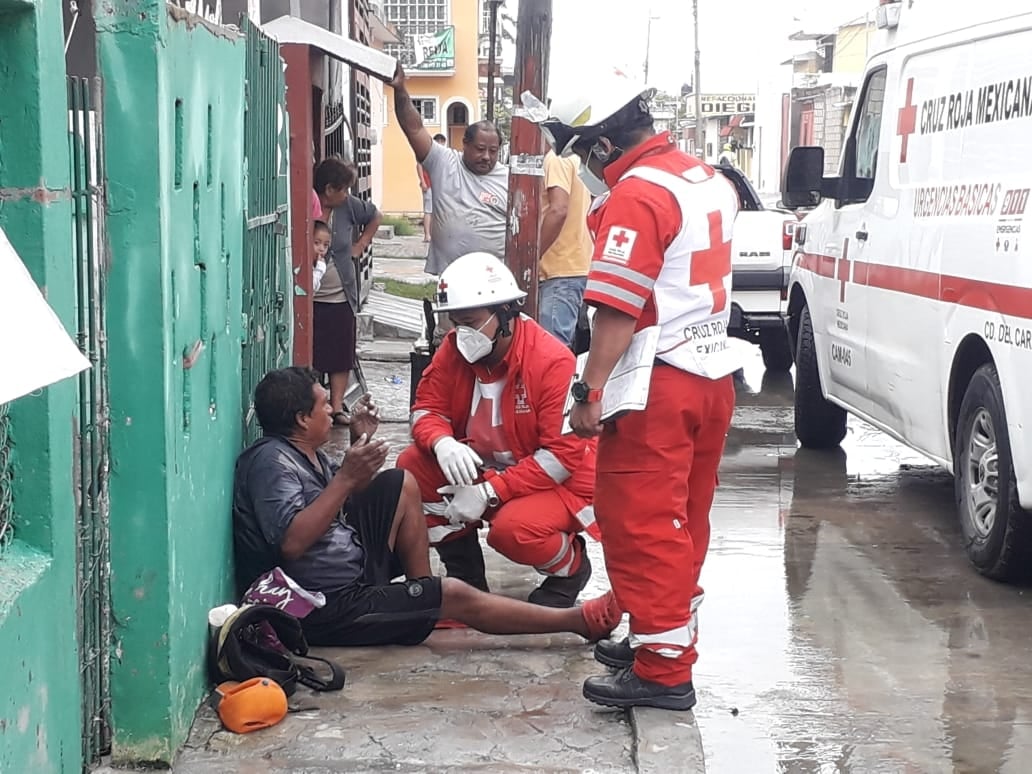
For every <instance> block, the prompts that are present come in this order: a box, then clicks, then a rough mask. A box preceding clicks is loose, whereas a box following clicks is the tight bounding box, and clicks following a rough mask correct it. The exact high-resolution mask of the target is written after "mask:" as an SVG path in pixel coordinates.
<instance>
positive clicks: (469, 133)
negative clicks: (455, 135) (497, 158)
mask: <svg viewBox="0 0 1032 774" xmlns="http://www.w3.org/2000/svg"><path fill="white" fill-rule="evenodd" d="M477 132H484V133H486V134H496V135H498V144H499V145H502V144H504V143H505V138H504V137H502V130H501V129H499V128H498V127H497V126H495V124H494V122H493V121H487V120H484V121H477V122H476V123H475V124H470V125H469V126H467V127H466V131H465V132H463V133H462V141H463V142H465V143H470V142H473V141H474V140H475V139H476V138H477Z"/></svg>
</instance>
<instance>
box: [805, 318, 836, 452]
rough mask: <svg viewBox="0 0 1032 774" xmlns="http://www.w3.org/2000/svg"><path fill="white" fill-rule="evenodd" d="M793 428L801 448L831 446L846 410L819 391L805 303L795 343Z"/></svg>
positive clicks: (814, 354)
mask: <svg viewBox="0 0 1032 774" xmlns="http://www.w3.org/2000/svg"><path fill="white" fill-rule="evenodd" d="M795 432H796V437H797V438H798V439H799V443H801V444H802V445H803V448H804V449H833V448H835V447H836V446H838V445H839V444H840V443H842V439H843V438H845V437H846V410H845V409H844V408H842V407H841V406H836V405H835V404H834V403H832V402H830V401H828V400H825V398H824V394H823V393H822V392H821V377H820V374H819V373H818V372H817V346H816V344H815V343H814V340H813V322H812V321H811V320H810V308H809V307H806V306H804V307H803V311H802V314H801V315H800V318H799V341H798V342H797V344H796V386H795Z"/></svg>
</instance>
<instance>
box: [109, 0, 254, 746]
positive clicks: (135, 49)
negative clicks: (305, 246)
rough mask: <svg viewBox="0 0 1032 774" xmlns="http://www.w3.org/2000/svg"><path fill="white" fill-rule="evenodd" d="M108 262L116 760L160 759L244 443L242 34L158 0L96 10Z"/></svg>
mask: <svg viewBox="0 0 1032 774" xmlns="http://www.w3.org/2000/svg"><path fill="white" fill-rule="evenodd" d="M95 19H96V22H97V30H98V41H97V43H98V52H99V59H100V71H101V73H102V77H103V78H104V81H105V84H106V85H105V135H106V136H105V147H106V155H107V174H108V198H109V212H108V221H107V231H108V237H109V241H110V251H111V267H110V273H109V280H108V282H109V284H108V329H109V342H108V360H109V363H110V397H111V408H112V417H111V420H112V421H111V459H112V469H111V482H110V523H111V563H112V574H111V582H112V608H113V614H114V617H115V622H116V623H115V630H114V638H115V648H116V653H117V658H116V659H115V660H114V662H113V664H112V673H111V690H112V723H113V749H112V753H113V757H114V759H115V760H116V761H162V762H164V761H170V760H171V759H172V756H173V754H174V752H175V750H176V748H177V747H178V746H179V745H180V744H181V743H182V742H183V740H184V739H185V737H186V734H187V731H188V730H189V726H190V722H191V720H192V718H193V714H194V711H195V710H196V708H197V705H198V703H199V701H200V700H201V698H202V696H203V694H204V692H205V689H206V687H207V686H206V677H205V645H206V630H207V611H208V609H209V608H211V607H212V606H214V605H217V604H220V603H222V602H224V601H226V600H227V599H229V598H230V597H231V575H232V573H231V569H232V568H231V564H230V561H231V560H230V557H231V556H232V552H231V533H230V529H231V520H230V497H231V488H232V477H233V464H234V461H235V457H236V454H237V452H238V451H239V449H240V441H241V391H240V379H241V373H240V367H241V366H240V360H241V357H240V347H241V337H242V332H243V329H242V323H241V260H242V259H241V256H242V234H243V232H244V220H243V212H244V198H243V197H244V176H243V174H242V169H243V167H244V154H243V148H242V139H243V132H242V116H243V112H244V56H245V46H244V41H243V39H242V38H240V37H238V36H237V35H235V34H234V33H231V32H228V31H226V30H224V29H220V28H212V27H209V26H207V25H205V24H203V23H201V22H199V21H198V20H197V19H196V18H192V17H190V18H188V17H186V16H185V15H183V14H181V13H180V12H178V11H175V10H174V9H171V8H169V7H166V5H165V3H164V2H159V1H158V0H118V1H117V2H108V3H104V4H101V5H99V6H98V7H97V10H96V11H95Z"/></svg>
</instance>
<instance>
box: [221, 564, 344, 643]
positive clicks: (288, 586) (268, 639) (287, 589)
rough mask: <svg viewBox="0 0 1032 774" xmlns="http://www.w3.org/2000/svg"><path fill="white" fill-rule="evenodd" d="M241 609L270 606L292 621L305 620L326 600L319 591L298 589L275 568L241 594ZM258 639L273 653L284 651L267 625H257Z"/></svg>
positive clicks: (266, 623) (292, 580) (265, 623)
mask: <svg viewBox="0 0 1032 774" xmlns="http://www.w3.org/2000/svg"><path fill="white" fill-rule="evenodd" d="M241 604H242V605H272V606H273V607H275V608H276V609H278V610H282V611H283V612H284V613H287V614H289V615H292V616H294V618H304V617H305V616H306V615H308V614H309V613H311V612H312V611H313V610H315V609H316V608H319V607H323V606H324V605H325V604H326V597H325V596H324V595H323V593H322V592H321V591H308V590H306V589H303V588H301V587H300V586H299V585H297V582H296V581H295V580H294V579H293V578H291V577H290V576H289V575H287V574H286V573H285V572H283V570H281V569H280V568H279V567H274V568H273V569H271V570H269V571H268V572H267V573H265V574H264V575H262V576H261V577H259V578H258V580H256V581H255V582H254V583H252V584H251V587H250V588H249V589H247V591H245V592H244V598H243V599H242V600H241ZM258 629H259V639H260V641H261V642H262V644H264V645H265V646H267V647H269V648H273V649H276V650H285V648H284V647H283V644H282V643H281V642H280V641H279V637H277V636H276V630H275V629H273V628H272V626H271V625H270V624H269V623H268V622H267V621H262V622H261V623H260V624H259V625H258Z"/></svg>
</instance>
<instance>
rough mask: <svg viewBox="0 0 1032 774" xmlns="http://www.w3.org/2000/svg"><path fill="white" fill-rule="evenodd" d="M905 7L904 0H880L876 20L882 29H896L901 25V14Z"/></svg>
mask: <svg viewBox="0 0 1032 774" xmlns="http://www.w3.org/2000/svg"><path fill="white" fill-rule="evenodd" d="M902 9H903V2H902V0H880V2H879V5H878V10H877V11H876V13H875V22H876V24H877V26H878V29H880V30H894V29H896V27H898V26H899V14H900V11H901V10H902Z"/></svg>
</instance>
